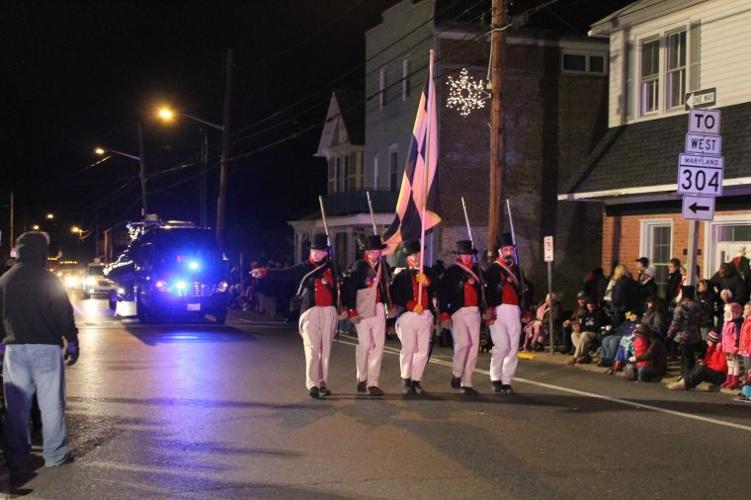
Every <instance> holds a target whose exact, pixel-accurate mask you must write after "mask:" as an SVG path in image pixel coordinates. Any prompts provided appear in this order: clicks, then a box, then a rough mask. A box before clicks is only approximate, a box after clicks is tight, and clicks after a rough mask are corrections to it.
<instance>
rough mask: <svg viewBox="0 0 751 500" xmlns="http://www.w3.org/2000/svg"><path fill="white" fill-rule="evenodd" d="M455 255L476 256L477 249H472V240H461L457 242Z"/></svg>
mask: <svg viewBox="0 0 751 500" xmlns="http://www.w3.org/2000/svg"><path fill="white" fill-rule="evenodd" d="M454 253H457V254H459V255H462V254H464V255H467V254H471V255H476V254H477V249H476V248H472V242H471V241H470V240H459V241H457V242H456V252H454Z"/></svg>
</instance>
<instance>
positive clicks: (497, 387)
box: [490, 380, 503, 393]
mask: <svg viewBox="0 0 751 500" xmlns="http://www.w3.org/2000/svg"><path fill="white" fill-rule="evenodd" d="M490 383H491V384H492V385H493V392H498V393H500V392H503V384H501V382H500V380H494V381H492V382H490Z"/></svg>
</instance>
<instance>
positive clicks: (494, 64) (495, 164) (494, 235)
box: [488, 0, 506, 259]
mask: <svg viewBox="0 0 751 500" xmlns="http://www.w3.org/2000/svg"><path fill="white" fill-rule="evenodd" d="M505 19H506V0H493V9H492V18H491V30H492V32H491V35H490V95H491V101H490V102H491V105H490V181H489V184H488V189H489V195H490V198H489V203H488V254H489V255H488V257H490V258H491V259H492V258H494V257H495V255H494V252H493V246H494V245H495V243H496V241H497V240H498V236H499V235H500V233H502V232H503V166H504V165H503V163H504V161H503V158H504V141H503V107H502V105H503V101H502V99H503V94H502V91H503V72H502V67H503V31H501V29H502V27H503V24H504V21H505Z"/></svg>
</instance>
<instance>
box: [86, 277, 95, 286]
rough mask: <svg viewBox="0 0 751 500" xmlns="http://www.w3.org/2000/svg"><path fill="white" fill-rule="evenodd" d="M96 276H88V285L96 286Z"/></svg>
mask: <svg viewBox="0 0 751 500" xmlns="http://www.w3.org/2000/svg"><path fill="white" fill-rule="evenodd" d="M96 283H97V282H96V278H95V277H93V276H89V277H88V278H86V286H96Z"/></svg>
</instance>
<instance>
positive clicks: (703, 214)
mask: <svg viewBox="0 0 751 500" xmlns="http://www.w3.org/2000/svg"><path fill="white" fill-rule="evenodd" d="M715 94H716V92H715V89H709V90H706V91H698V92H693V93H691V94H689V95H687V99H686V109H691V111H690V112H689V116H688V133H687V134H686V142H685V153H682V154H681V155H679V157H678V189H677V191H678V194H682V195H683V208H682V210H681V214H682V215H683V218H684V219H686V220H688V221H689V227H688V252H687V253H688V255H687V262H686V268H687V269H686V271H687V274H688V276H687V277H686V285H691V286H696V254H697V250H698V247H699V221H700V220H706V221H711V220H712V219H714V209H715V197H717V196H722V178H723V173H724V169H725V159H724V157H723V156H722V137H721V136H720V110H719V109H698V108H700V107H702V106H711V105H713V104H714V103H715Z"/></svg>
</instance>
